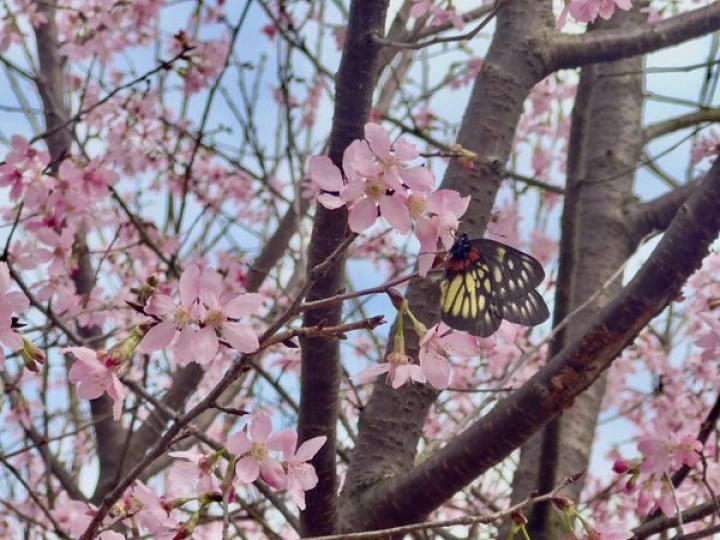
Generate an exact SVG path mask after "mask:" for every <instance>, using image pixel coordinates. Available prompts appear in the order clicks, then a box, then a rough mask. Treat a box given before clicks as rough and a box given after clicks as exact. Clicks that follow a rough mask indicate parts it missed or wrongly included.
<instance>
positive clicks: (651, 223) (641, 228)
mask: <svg viewBox="0 0 720 540" xmlns="http://www.w3.org/2000/svg"><path fill="white" fill-rule="evenodd" d="M696 187H697V182H693V183H692V184H686V185H684V186H681V187H679V188H677V189H675V190H673V191H671V192H669V193H666V194H665V195H662V196H660V197H658V198H657V199H653V200H652V201H648V202H646V203H642V204H638V205H637V206H636V207H635V209H634V210H633V211H631V212H630V216H631V219H630V225H629V230H630V235H631V238H632V242H633V245H634V246H637V244H638V243H639V242H640V240H642V239H643V238H645V237H646V236H647V235H648V234H651V233H653V232H657V231H664V230H665V229H667V227H668V226H669V225H670V223H671V222H672V220H673V218H674V217H675V214H676V213H677V211H678V209H679V208H680V206H682V204H683V203H684V202H685V201H686V200H687V199H688V197H690V195H692V193H693V192H694V191H695V188H696Z"/></svg>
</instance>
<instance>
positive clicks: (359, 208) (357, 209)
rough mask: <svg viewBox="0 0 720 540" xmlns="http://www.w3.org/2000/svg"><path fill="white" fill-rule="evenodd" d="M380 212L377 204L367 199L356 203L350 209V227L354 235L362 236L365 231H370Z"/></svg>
mask: <svg viewBox="0 0 720 540" xmlns="http://www.w3.org/2000/svg"><path fill="white" fill-rule="evenodd" d="M377 217H378V211H377V206H375V203H374V202H372V201H371V200H370V199H368V198H367V197H366V198H364V199H361V200H360V201H358V202H356V203H355V204H354V205H353V206H352V208H350V215H349V216H348V225H349V226H350V230H352V231H353V232H354V233H358V234H360V233H361V232H363V231H364V230H365V229H369V228H370V227H371V226H372V225H373V223H375V221H376V220H377Z"/></svg>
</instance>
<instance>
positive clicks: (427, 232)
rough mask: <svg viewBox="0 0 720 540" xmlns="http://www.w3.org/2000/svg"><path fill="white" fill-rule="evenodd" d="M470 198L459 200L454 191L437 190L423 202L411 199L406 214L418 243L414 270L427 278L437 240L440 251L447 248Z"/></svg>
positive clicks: (435, 250)
mask: <svg viewBox="0 0 720 540" xmlns="http://www.w3.org/2000/svg"><path fill="white" fill-rule="evenodd" d="M469 204H470V197H469V196H468V197H462V196H460V194H459V193H458V192H457V191H453V190H449V189H441V190H438V191H435V192H433V193H431V194H430V196H429V197H428V198H427V199H426V200H422V199H421V198H420V197H415V198H414V199H413V200H412V201H411V204H410V213H411V215H412V216H413V217H415V235H416V236H417V238H418V241H419V242H420V256H419V259H418V271H419V273H420V275H422V276H424V275H427V273H428V271H429V270H430V268H431V266H432V263H433V261H434V259H435V255H436V254H437V247H438V241H440V243H441V244H442V246H443V247H444V249H450V247H451V246H452V244H453V242H454V239H455V233H456V232H457V229H458V227H459V226H460V217H462V215H463V214H465V212H466V211H467V209H468V205H469Z"/></svg>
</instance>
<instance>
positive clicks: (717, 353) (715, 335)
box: [695, 313, 720, 362]
mask: <svg viewBox="0 0 720 540" xmlns="http://www.w3.org/2000/svg"><path fill="white" fill-rule="evenodd" d="M699 316H700V319H701V320H702V321H703V322H704V323H705V324H706V325H707V326H708V330H707V331H705V332H703V333H702V334H701V335H700V337H699V338H697V339H696V340H695V345H697V346H698V347H700V348H701V349H702V350H703V351H702V354H701V355H700V356H701V357H702V359H703V360H706V361H708V362H712V361H716V360H717V359H718V358H720V320H719V319H718V318H717V315H713V314H711V313H700V314H699Z"/></svg>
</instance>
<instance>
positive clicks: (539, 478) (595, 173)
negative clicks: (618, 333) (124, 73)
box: [512, 10, 645, 539]
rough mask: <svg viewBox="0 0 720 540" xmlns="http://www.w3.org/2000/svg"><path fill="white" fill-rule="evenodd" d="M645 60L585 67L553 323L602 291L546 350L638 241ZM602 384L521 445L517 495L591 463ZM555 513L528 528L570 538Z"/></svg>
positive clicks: (575, 491) (579, 326)
mask: <svg viewBox="0 0 720 540" xmlns="http://www.w3.org/2000/svg"><path fill="white" fill-rule="evenodd" d="M644 19H645V15H644V14H642V13H640V12H638V11H637V10H635V11H632V12H629V13H626V12H622V11H618V12H616V15H615V16H614V17H613V18H612V19H611V20H610V21H608V22H601V23H598V24H597V26H596V28H598V29H607V28H627V27H633V26H637V25H638V24H641V23H643V22H644ZM642 68H643V59H642V57H634V58H630V59H626V60H621V61H617V62H611V63H605V64H598V65H592V66H588V67H585V68H584V69H583V71H582V75H581V81H580V86H579V89H578V96H577V98H576V103H575V109H574V111H573V125H572V132H571V143H570V147H569V156H568V181H567V189H566V200H565V207H564V216H563V229H562V237H563V238H562V246H561V256H560V279H559V282H560V283H559V284H558V299H557V300H558V302H557V305H556V310H555V324H557V323H559V322H560V321H561V320H562V319H563V318H564V317H566V316H567V314H568V313H569V312H571V311H572V310H574V309H575V308H577V307H578V306H580V305H582V304H583V303H585V302H586V301H587V300H588V299H589V298H590V297H592V296H593V295H597V296H596V297H595V298H594V300H593V301H592V302H591V304H590V305H589V306H588V307H586V308H585V309H584V310H582V311H581V312H579V313H578V314H576V315H575V316H573V318H572V320H571V322H570V324H569V325H568V326H567V329H566V331H565V332H563V333H561V334H560V335H559V336H558V337H557V338H556V340H555V342H554V343H553V345H552V347H551V351H550V357H552V356H553V355H554V354H555V353H557V352H558V351H559V350H561V349H562V348H563V347H564V346H565V345H566V344H567V343H568V342H569V341H572V340H574V339H577V338H578V337H579V336H580V335H582V332H583V331H584V330H585V328H586V327H587V325H588V323H589V322H590V321H591V320H593V319H594V317H595V316H596V315H597V313H598V312H599V311H600V309H601V308H602V306H604V305H605V304H607V303H608V302H609V301H610V300H611V299H612V298H613V297H614V296H615V295H616V294H617V292H618V291H619V290H620V287H621V280H620V279H616V280H615V281H614V282H613V283H612V284H611V285H610V286H608V287H606V288H603V287H604V285H605V284H606V283H607V282H608V280H609V279H611V277H612V276H613V274H615V272H616V271H617V269H618V268H619V267H620V266H621V265H622V264H623V263H624V262H625V261H626V260H627V258H628V257H629V256H630V254H631V253H632V251H633V249H634V247H635V246H634V245H633V240H632V230H631V228H630V227H628V225H629V217H628V213H627V210H628V208H629V203H630V202H631V198H632V186H633V179H634V170H635V166H636V164H637V162H638V161H639V158H640V154H641V150H642V145H643V137H642V129H641V119H642V105H643V96H642V83H643V80H642ZM619 74H623V75H619ZM598 291H600V292H599V294H598ZM604 392H605V376H602V377H600V378H599V379H598V381H597V382H596V383H595V384H593V386H591V387H590V388H589V389H588V390H587V391H586V392H584V393H583V394H581V395H580V396H578V398H577V399H576V400H575V403H574V405H573V406H572V407H571V408H569V409H568V410H567V411H566V412H564V413H563V415H562V416H560V417H558V418H556V419H555V420H553V421H552V422H550V424H548V426H547V427H546V428H545V429H544V430H543V431H542V432H540V433H537V434H536V435H535V436H534V437H533V438H532V439H531V440H530V441H529V442H528V444H526V445H525V446H523V448H522V453H521V459H520V464H519V467H518V470H517V471H516V474H515V479H514V483H513V495H512V499H513V501H520V500H522V499H524V498H525V497H527V495H528V494H529V493H530V492H532V491H533V490H536V489H537V490H539V491H540V492H546V491H548V490H550V489H552V487H553V486H555V485H557V484H558V483H559V482H560V480H561V479H562V478H566V477H567V476H570V475H572V474H574V473H578V472H581V471H583V470H585V469H586V468H587V466H588V463H589V459H590V452H591V450H592V442H593V436H594V433H595V428H596V426H597V419H598V415H599V413H600V405H601V402H602V398H603V395H604ZM581 489H582V481H579V482H576V483H574V484H572V485H571V486H568V487H567V488H566V490H565V494H566V495H567V496H569V497H571V498H572V499H573V500H578V498H579V496H580V491H581ZM558 517H559V515H558V514H557V513H555V512H554V511H552V510H551V507H550V505H538V506H537V507H536V508H535V509H534V510H533V512H532V514H531V515H530V523H529V531H530V535H531V536H532V538H533V539H536V538H537V539H556V538H558V539H559V538H565V537H566V535H567V530H566V529H565V528H564V525H563V524H562V522H561V521H560V520H559V519H558Z"/></svg>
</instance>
